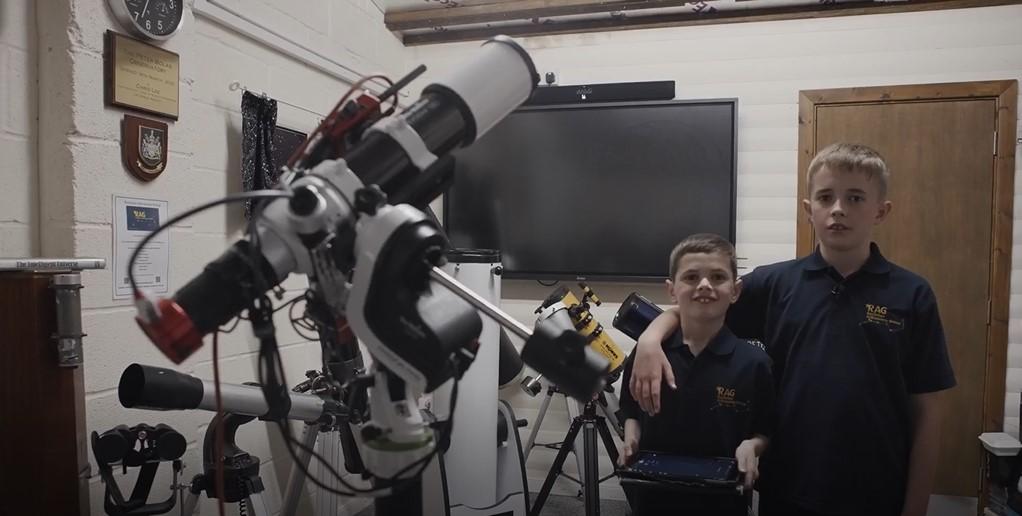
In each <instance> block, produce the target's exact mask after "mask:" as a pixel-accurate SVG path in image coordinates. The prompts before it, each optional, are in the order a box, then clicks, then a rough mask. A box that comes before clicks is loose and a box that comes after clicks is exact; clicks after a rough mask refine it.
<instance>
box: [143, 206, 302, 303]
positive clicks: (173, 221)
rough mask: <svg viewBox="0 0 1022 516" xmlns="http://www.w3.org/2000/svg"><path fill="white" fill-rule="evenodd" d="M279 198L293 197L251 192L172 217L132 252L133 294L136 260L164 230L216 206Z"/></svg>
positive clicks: (147, 236) (197, 207)
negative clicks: (147, 245) (143, 249)
mask: <svg viewBox="0 0 1022 516" xmlns="http://www.w3.org/2000/svg"><path fill="white" fill-rule="evenodd" d="M278 197H291V192H285V191H283V190H253V191H251V192H244V193H237V194H231V195H228V196H226V197H221V198H219V199H216V200H213V201H209V202H207V203H205V204H200V205H199V206H196V207H194V208H192V209H190V210H187V211H185V212H184V213H182V214H180V215H178V216H176V217H171V219H170V220H168V221H167V222H164V223H163V224H161V225H160V227H158V228H156V229H154V230H153V231H152V232H150V233H149V234H148V235H146V236H145V238H143V239H142V241H141V242H139V244H138V247H136V248H135V250H134V251H132V253H131V258H130V259H129V260H128V282H129V283H131V291H132V292H137V291H138V286H137V285H136V284H135V272H134V269H135V260H136V259H137V258H138V253H139V252H140V251H141V250H142V248H144V247H145V245H146V244H148V243H149V241H150V240H152V239H153V238H154V237H156V235H158V234H160V233H161V232H163V230H165V229H167V228H169V227H170V226H173V225H174V224H177V223H178V222H181V221H182V220H184V219H186V218H188V217H191V216H192V215H195V214H196V213H199V212H201V211H205V210H208V209H210V208H212V207H214V206H219V205H221V204H229V203H232V202H241V201H246V200H249V199H272V198H278ZM253 218H254V216H253Z"/></svg>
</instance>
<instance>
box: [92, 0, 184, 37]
mask: <svg viewBox="0 0 1022 516" xmlns="http://www.w3.org/2000/svg"><path fill="white" fill-rule="evenodd" d="M110 5H111V7H112V8H113V11H114V13H115V14H117V15H118V18H120V19H121V23H123V24H125V25H128V26H129V28H133V29H134V30H135V31H136V32H138V33H140V34H141V35H143V36H147V37H150V38H153V39H167V38H169V37H170V36H171V35H173V34H174V32H175V31H177V29H178V28H179V27H180V26H181V17H182V15H183V14H184V0H110ZM124 18H127V19H126V20H125V19H124Z"/></svg>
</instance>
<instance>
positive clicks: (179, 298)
mask: <svg viewBox="0 0 1022 516" xmlns="http://www.w3.org/2000/svg"><path fill="white" fill-rule="evenodd" d="M538 82H539V75H538V74H537V73H536V67H535V65H534V64H533V63H532V59H531V58H530V57H529V55H528V53H527V52H526V51H525V50H524V49H523V48H522V47H521V46H519V45H518V44H517V43H515V42H514V41H513V40H511V39H510V38H507V37H502V36H498V37H495V38H493V39H491V40H489V41H487V42H485V43H483V45H482V49H481V50H480V51H479V52H478V53H477V54H476V55H474V56H473V57H472V58H471V59H469V60H468V61H467V63H466V64H465V65H463V66H461V67H459V68H458V69H456V70H454V71H453V72H452V73H450V74H449V75H448V76H447V77H445V78H443V79H441V80H438V81H436V82H435V83H434V84H430V85H429V86H427V87H426V88H425V89H424V90H423V94H422V97H421V98H420V99H419V100H418V101H416V102H415V103H414V104H412V106H410V107H409V108H408V109H407V110H405V111H404V112H403V113H401V114H400V115H396V117H397V118H399V119H400V120H399V121H398V122H400V123H399V124H397V125H402V126H403V124H407V126H409V127H410V128H411V130H412V131H413V132H414V133H415V134H416V135H417V136H418V138H421V140H422V144H423V145H424V146H425V149H426V150H427V151H428V152H429V153H432V154H434V155H435V156H437V157H439V158H441V160H443V158H445V157H446V155H447V154H448V153H450V151H452V150H454V149H455V148H457V147H460V146H464V145H468V144H470V143H472V142H473V141H475V140H476V139H477V138H479V137H480V136H482V135H483V134H485V133H486V131H488V130H489V129H490V128H492V127H493V126H494V125H495V124H496V123H497V122H499V121H500V120H501V119H502V118H503V117H504V116H506V115H507V114H508V113H510V112H511V111H513V110H514V109H515V108H517V107H518V106H519V105H521V104H522V103H523V102H524V101H525V100H526V99H528V98H529V96H530V95H531V94H532V91H533V89H534V88H535V87H536V85H537V83H538ZM413 136H414V135H413ZM418 158H421V156H414V157H413V156H409V155H408V151H407V150H406V148H405V147H404V146H402V144H401V143H400V142H398V141H397V140H396V139H395V138H394V137H393V136H392V135H391V134H389V133H387V132H383V131H377V130H369V131H367V132H366V134H365V136H364V138H363V139H362V141H360V142H358V143H357V144H355V145H354V146H352V148H351V149H350V150H349V151H348V152H347V153H346V154H345V156H344V159H345V161H346V163H347V165H348V167H349V168H350V169H351V171H352V172H353V173H354V174H355V175H356V176H357V177H358V178H359V179H360V180H361V181H362V183H363V184H365V185H373V184H375V185H377V186H378V187H379V188H380V189H381V190H382V191H383V192H384V193H386V194H387V196H388V197H389V198H391V199H408V200H414V202H417V203H421V202H422V201H423V200H425V199H426V197H429V195H432V197H436V195H437V194H438V192H436V189H437V188H438V186H437V185H442V184H444V182H445V181H447V180H449V179H450V178H451V177H452V175H453V167H451V166H440V165H443V163H441V162H439V161H438V162H437V164H438V167H440V168H441V169H442V170H439V171H434V170H431V171H430V172H428V173H427V171H423V170H420V169H419V168H418V167H417V166H416V165H415V160H416V159H418ZM314 165H315V163H313V164H310V167H311V166H314ZM447 165H449V163H447ZM425 175H435V176H436V177H428V178H427V179H428V180H423V176H425ZM277 202H284V201H282V200H281V199H278V200H277ZM283 245H286V244H283ZM247 246H248V244H247V242H238V243H237V244H235V245H234V246H233V247H232V248H231V249H229V250H228V251H227V252H225V253H224V254H223V255H222V256H221V257H220V258H219V259H218V260H217V261H215V262H213V263H211V264H210V265H209V266H207V268H206V270H204V271H203V273H202V274H200V275H199V276H197V277H196V278H194V279H192V280H191V281H190V282H188V284H187V285H185V287H183V288H182V289H181V290H180V291H178V292H177V293H176V294H175V296H174V299H173V300H168V299H162V300H159V301H157V302H156V303H157V306H156V307H155V308H156V309H157V310H158V314H155V313H154V314H150V315H148V316H147V317H136V320H137V321H138V323H139V325H140V326H141V327H142V330H143V331H144V332H145V333H146V335H147V336H148V337H149V338H150V340H152V341H153V343H154V344H156V346H157V347H159V348H160V350H161V351H163V353H164V354H166V355H167V356H168V357H169V358H170V359H171V360H173V361H174V362H175V363H181V362H182V361H184V360H185V359H186V358H188V356H190V355H191V354H192V353H194V352H195V351H196V350H197V349H198V348H200V347H201V346H202V337H203V336H204V335H206V334H208V333H210V332H211V331H213V330H214V329H216V328H217V327H218V326H220V325H222V324H224V323H226V322H228V321H229V320H230V319H231V318H232V317H234V316H235V315H237V314H238V313H240V312H241V310H243V309H244V308H246V307H247V306H248V305H249V303H250V302H251V300H252V299H254V298H255V297H256V296H259V295H261V294H262V293H263V292H256V290H258V289H255V288H250V287H251V286H261V287H265V289H269V288H270V287H271V286H272V284H270V283H271V282H279V281H280V280H283V279H284V277H286V276H287V275H288V274H290V273H291V272H294V270H279V269H278V270H274V267H273V265H271V264H270V262H269V261H268V260H267V259H268V258H270V259H272V258H273V256H272V253H274V252H279V251H280V249H268V250H267V252H268V253H271V256H261V255H259V253H252V252H250V251H249V250H248V248H247ZM283 268H284V269H286V268H287V267H283ZM256 271H260V272H262V274H261V275H262V277H263V278H266V281H265V283H266V284H262V283H264V282H254V283H253V281H252V280H253V279H255V278H256V274H255V273H256ZM270 271H274V272H270Z"/></svg>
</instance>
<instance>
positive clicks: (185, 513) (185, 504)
mask: <svg viewBox="0 0 1022 516" xmlns="http://www.w3.org/2000/svg"><path fill="white" fill-rule="evenodd" d="M198 504H199V493H196V492H193V491H192V490H191V489H189V490H188V494H186V495H185V496H184V499H183V500H181V516H192V515H193V514H195V506H197V505H198Z"/></svg>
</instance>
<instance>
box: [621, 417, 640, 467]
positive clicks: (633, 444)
mask: <svg viewBox="0 0 1022 516" xmlns="http://www.w3.org/2000/svg"><path fill="white" fill-rule="evenodd" d="M641 437H642V427H641V426H639V420H638V419H626V420H625V438H624V439H622V440H621V453H620V454H618V457H617V465H618V466H622V467H623V466H627V465H629V464H631V463H632V461H634V460H635V456H636V454H638V453H639V438H641Z"/></svg>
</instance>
